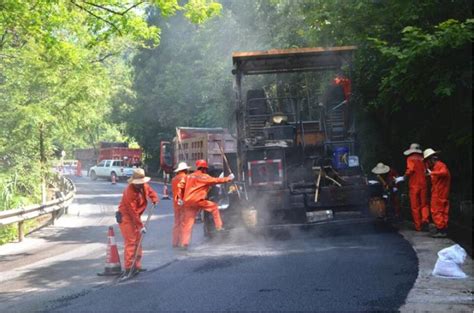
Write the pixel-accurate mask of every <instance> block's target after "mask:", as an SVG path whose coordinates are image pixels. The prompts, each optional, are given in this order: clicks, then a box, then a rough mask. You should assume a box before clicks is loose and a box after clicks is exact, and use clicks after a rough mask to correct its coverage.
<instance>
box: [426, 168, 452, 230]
mask: <svg viewBox="0 0 474 313" xmlns="http://www.w3.org/2000/svg"><path fill="white" fill-rule="evenodd" d="M430 176H431V216H432V217H433V222H434V224H435V226H436V228H437V229H440V230H441V229H446V228H447V227H448V217H449V199H448V198H449V189H450V187H451V173H449V170H448V167H447V166H446V164H444V163H443V162H441V161H439V160H437V161H435V163H434V166H433V169H432V171H431V174H430Z"/></svg>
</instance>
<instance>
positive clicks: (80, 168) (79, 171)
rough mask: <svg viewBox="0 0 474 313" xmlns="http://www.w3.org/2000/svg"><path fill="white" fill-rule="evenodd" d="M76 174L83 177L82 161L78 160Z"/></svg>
mask: <svg viewBox="0 0 474 313" xmlns="http://www.w3.org/2000/svg"><path fill="white" fill-rule="evenodd" d="M76 176H78V177H81V176H82V166H81V161H77V165H76Z"/></svg>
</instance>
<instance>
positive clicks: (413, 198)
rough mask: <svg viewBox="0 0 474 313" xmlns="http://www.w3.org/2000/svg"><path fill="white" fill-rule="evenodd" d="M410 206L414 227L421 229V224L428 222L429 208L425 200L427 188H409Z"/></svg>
mask: <svg viewBox="0 0 474 313" xmlns="http://www.w3.org/2000/svg"><path fill="white" fill-rule="evenodd" d="M409 196H410V206H411V216H412V218H413V223H414V224H415V229H416V230H417V231H420V230H421V225H422V224H424V223H429V222H430V210H429V207H428V200H427V189H426V188H410V189H409Z"/></svg>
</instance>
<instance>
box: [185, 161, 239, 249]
mask: <svg viewBox="0 0 474 313" xmlns="http://www.w3.org/2000/svg"><path fill="white" fill-rule="evenodd" d="M229 181H231V179H229V178H228V177H223V178H216V177H212V176H210V175H208V174H205V173H203V172H201V171H200V170H197V171H195V172H194V173H192V174H189V175H188V176H186V178H185V179H183V180H181V181H180V183H179V184H178V188H179V189H180V190H181V192H182V194H183V200H184V216H183V220H182V224H181V245H183V246H187V245H189V242H190V240H191V233H192V230H193V225H194V220H195V218H196V214H197V213H198V212H199V210H201V209H202V210H204V211H207V212H209V213H211V214H212V217H213V219H214V224H215V225H216V228H221V227H222V220H221V215H220V213H219V209H218V207H217V204H216V203H214V202H212V201H209V200H206V197H207V193H208V191H209V187H210V186H211V185H216V184H223V183H227V182H229ZM183 190H184V192H183Z"/></svg>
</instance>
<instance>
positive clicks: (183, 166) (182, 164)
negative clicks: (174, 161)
mask: <svg viewBox="0 0 474 313" xmlns="http://www.w3.org/2000/svg"><path fill="white" fill-rule="evenodd" d="M188 169H190V167H189V166H188V164H186V162H179V164H178V167H177V168H176V169H175V170H174V172H175V173H177V172H181V171H184V170H188Z"/></svg>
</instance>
